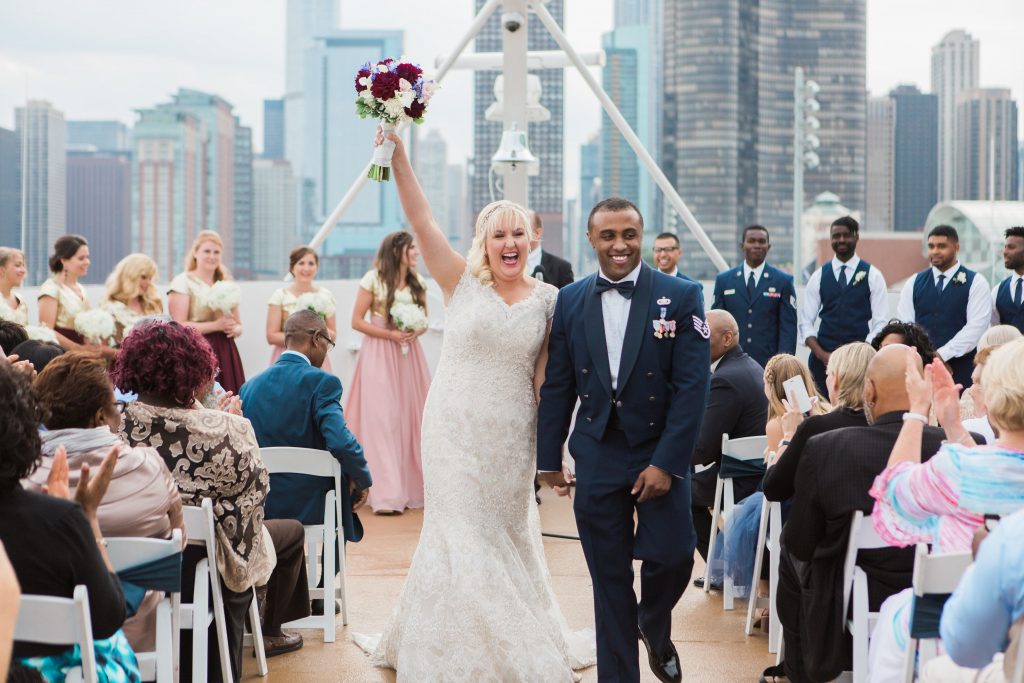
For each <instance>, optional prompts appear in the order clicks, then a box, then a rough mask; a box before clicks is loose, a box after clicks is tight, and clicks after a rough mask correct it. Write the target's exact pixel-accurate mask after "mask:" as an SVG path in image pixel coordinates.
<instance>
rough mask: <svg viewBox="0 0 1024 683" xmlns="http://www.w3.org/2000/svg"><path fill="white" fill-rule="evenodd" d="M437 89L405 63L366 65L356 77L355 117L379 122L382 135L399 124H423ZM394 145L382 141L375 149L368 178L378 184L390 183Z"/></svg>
mask: <svg viewBox="0 0 1024 683" xmlns="http://www.w3.org/2000/svg"><path fill="white" fill-rule="evenodd" d="M436 89H437V84H436V83H434V81H429V80H427V79H425V78H424V77H423V69H422V68H420V67H419V66H418V65H416V64H411V63H409V62H407V61H405V60H399V59H392V58H390V57H389V58H388V59H383V60H381V61H379V62H377V63H376V64H372V63H370V62H366V63H365V64H363V65H362V67H360V68H359V73H357V74H356V113H357V114H359V118H361V119H365V118H373V119H380V127H381V130H382V131H383V132H384V134H385V135H387V134H388V133H393V132H394V131H395V128H396V127H397V126H398V124H400V123H404V122H405V121H412V122H413V123H423V116H424V114H426V112H427V105H428V104H429V103H430V98H431V97H432V96H433V94H434V90H436ZM394 151H395V144H394V143H393V142H391V141H390V140H385V141H384V144H382V145H381V146H380V147H377V148H375V149H374V152H373V166H371V167H370V173H369V177H370V179H371V180H376V181H377V182H385V181H387V180H390V179H391V156H392V155H393V154H394Z"/></svg>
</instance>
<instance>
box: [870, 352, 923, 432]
mask: <svg viewBox="0 0 1024 683" xmlns="http://www.w3.org/2000/svg"><path fill="white" fill-rule="evenodd" d="M908 351H912V352H913V357H914V359H915V361H916V364H917V371H918V372H922V371H923V369H924V365H923V363H922V362H921V357H920V356H919V355H917V352H916V351H913V349H911V348H910V347H909V346H905V345H904V344H889V345H888V346H883V347H882V348H881V349H879V351H878V353H876V354H875V357H874V358H872V359H871V362H870V363H869V364H868V374H867V382H866V383H865V386H864V398H865V404H866V407H867V411H868V416H869V417H870V418H871V421H872V422H874V418H876V417H878V416H879V415H885V414H886V413H892V412H897V411H903V412H906V411H908V410H910V399H909V398H908V396H907V352H908Z"/></svg>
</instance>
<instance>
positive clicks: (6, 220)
mask: <svg viewBox="0 0 1024 683" xmlns="http://www.w3.org/2000/svg"><path fill="white" fill-rule="evenodd" d="M19 157H20V151H19V149H18V134H17V133H15V132H14V131H13V130H7V129H6V128H0V247H19V248H20V247H21V185H20V183H21V180H20V172H19V171H18V163H19V162H18V159H19Z"/></svg>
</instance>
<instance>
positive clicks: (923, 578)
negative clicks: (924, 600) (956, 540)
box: [914, 543, 973, 595]
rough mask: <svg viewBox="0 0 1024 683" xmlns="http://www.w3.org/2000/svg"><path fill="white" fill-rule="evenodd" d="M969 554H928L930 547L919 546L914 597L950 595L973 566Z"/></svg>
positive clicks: (915, 564) (915, 561) (922, 544)
mask: <svg viewBox="0 0 1024 683" xmlns="http://www.w3.org/2000/svg"><path fill="white" fill-rule="evenodd" d="M972 561H973V558H972V556H971V553H969V552H961V553H931V554H929V553H928V546H926V545H925V544H924V543H918V544H917V550H916V553H915V555H914V595H927V594H940V595H941V594H949V593H952V592H953V591H954V590H956V587H957V585H959V583H960V578H961V577H962V576H963V575H964V572H966V571H967V568H968V567H970V566H971V562H972Z"/></svg>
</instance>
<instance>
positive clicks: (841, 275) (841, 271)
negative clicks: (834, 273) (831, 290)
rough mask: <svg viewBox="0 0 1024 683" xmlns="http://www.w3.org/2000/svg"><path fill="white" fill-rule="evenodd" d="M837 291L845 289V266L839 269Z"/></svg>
mask: <svg viewBox="0 0 1024 683" xmlns="http://www.w3.org/2000/svg"><path fill="white" fill-rule="evenodd" d="M839 289H846V266H840V267H839Z"/></svg>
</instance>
